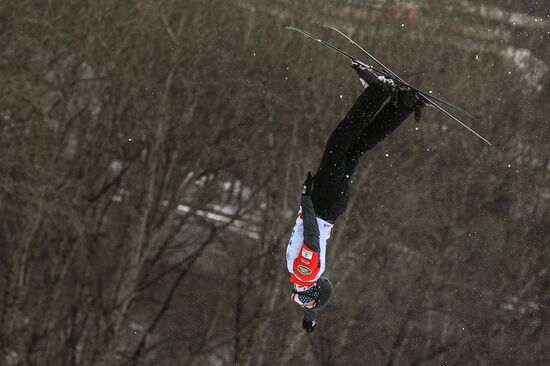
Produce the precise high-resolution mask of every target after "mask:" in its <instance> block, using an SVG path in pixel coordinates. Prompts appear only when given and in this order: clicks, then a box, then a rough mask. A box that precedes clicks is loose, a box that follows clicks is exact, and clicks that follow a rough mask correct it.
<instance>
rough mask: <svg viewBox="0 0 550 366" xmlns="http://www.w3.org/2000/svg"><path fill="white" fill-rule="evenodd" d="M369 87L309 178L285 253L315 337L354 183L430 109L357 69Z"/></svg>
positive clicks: (308, 328)
mask: <svg viewBox="0 0 550 366" xmlns="http://www.w3.org/2000/svg"><path fill="white" fill-rule="evenodd" d="M352 67H353V68H354V69H355V71H356V72H357V73H358V75H359V77H360V79H361V82H362V83H363V84H364V85H366V86H367V87H366V88H365V90H364V91H363V92H362V94H361V95H360V96H359V98H358V99H357V100H356V101H355V104H354V105H353V107H351V109H350V110H349V112H348V113H347V115H346V116H345V117H344V119H343V120H342V121H341V122H340V123H339V124H338V126H337V127H336V128H335V129H334V131H333V132H332V134H331V135H330V137H329V139H328V141H327V144H326V146H325V150H324V153H323V156H322V158H321V162H320V164H319V168H318V169H317V172H316V173H315V175H314V176H311V174H310V173H309V172H308V174H307V177H306V180H305V182H304V184H303V187H302V195H301V208H300V211H299V213H298V217H297V218H296V223H295V225H294V228H293V231H292V234H291V237H290V241H289V243H288V246H287V250H286V260H287V268H288V271H289V272H290V282H291V283H292V285H293V293H292V295H291V299H292V301H294V302H295V303H296V304H298V305H299V306H300V307H301V308H303V309H304V318H303V321H302V327H303V328H304V329H305V330H306V332H308V333H310V332H313V330H314V329H315V325H316V312H317V311H318V310H321V309H323V308H324V307H325V306H326V305H327V304H328V303H329V301H330V299H331V297H332V291H333V289H332V284H331V283H330V281H329V280H328V279H327V278H326V277H324V276H322V274H323V272H324V270H325V267H326V253H327V241H328V239H329V238H330V233H331V230H332V228H333V226H334V223H335V222H336V219H337V218H338V217H339V216H340V215H341V214H342V213H343V212H344V211H345V210H346V206H347V203H348V199H349V183H350V179H351V177H352V175H353V173H354V171H355V168H356V167H357V164H358V162H359V159H360V157H361V156H362V155H363V154H364V153H365V152H367V151H369V150H371V149H372V148H374V147H375V146H376V145H377V144H378V143H379V142H381V141H382V140H383V139H384V138H386V137H387V136H389V135H390V134H391V133H392V132H393V131H394V130H395V129H396V128H397V127H398V126H399V125H400V124H401V123H402V122H403V121H404V120H405V119H406V118H407V117H408V116H409V115H411V113H412V112H415V117H416V116H418V117H419V116H420V110H421V108H423V107H424V106H425V104H424V103H423V102H422V101H421V100H420V99H419V98H418V95H417V94H416V93H415V92H414V91H411V90H410V89H407V88H402V87H400V86H399V85H398V84H396V83H395V82H394V80H392V79H390V78H385V77H384V76H377V75H375V74H373V73H372V72H371V71H370V70H368V69H366V68H364V67H362V65H360V64H358V63H352Z"/></svg>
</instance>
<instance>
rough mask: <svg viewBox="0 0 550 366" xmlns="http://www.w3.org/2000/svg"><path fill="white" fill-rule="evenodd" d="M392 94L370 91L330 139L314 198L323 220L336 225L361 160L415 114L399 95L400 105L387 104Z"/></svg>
mask: <svg viewBox="0 0 550 366" xmlns="http://www.w3.org/2000/svg"><path fill="white" fill-rule="evenodd" d="M399 93H402V92H399ZM389 94H390V92H389V91H388V90H387V88H386V87H384V86H380V85H371V86H369V87H367V88H366V89H365V90H364V91H363V93H362V94H361V96H359V98H358V99H357V101H356V102H355V104H354V105H353V107H352V108H351V109H350V111H349V112H348V114H347V115H346V117H345V118H344V119H343V120H342V121H341V122H340V123H339V124H338V126H337V127H336V129H335V130H334V131H333V132H332V134H331V135H330V137H329V139H328V141H327V144H326V146H325V151H324V153H323V157H322V158H321V163H320V164H319V169H318V170H317V173H316V174H315V178H314V183H313V191H312V195H311V198H312V200H313V206H314V208H315V212H316V214H317V216H319V217H320V218H322V219H324V220H326V221H329V222H334V221H335V220H336V218H337V217H338V216H340V215H341V214H342V213H343V212H344V211H345V210H346V206H347V203H348V200H349V181H350V179H351V177H352V175H353V173H354V171H355V168H356V167H357V164H358V162H359V158H360V157H361V156H362V155H363V153H365V152H366V151H368V150H370V149H372V148H373V147H374V146H376V144H378V143H379V142H380V141H382V140H383V139H384V138H386V137H387V136H388V135H389V134H390V133H391V132H392V131H394V130H395V129H396V128H397V127H398V126H399V125H400V124H401V122H403V121H404V120H405V119H406V118H407V117H408V116H409V115H410V114H411V113H412V111H413V108H412V106H410V105H407V104H406V103H402V102H400V100H401V99H402V98H399V94H398V99H397V100H398V103H397V105H395V104H394V103H393V102H388V103H386V104H384V103H385V102H386V101H387V99H388V97H389Z"/></svg>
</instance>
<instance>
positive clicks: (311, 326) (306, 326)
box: [302, 319, 317, 333]
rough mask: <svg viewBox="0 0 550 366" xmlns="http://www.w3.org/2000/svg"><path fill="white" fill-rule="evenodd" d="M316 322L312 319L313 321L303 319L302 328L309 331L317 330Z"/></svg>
mask: <svg viewBox="0 0 550 366" xmlns="http://www.w3.org/2000/svg"><path fill="white" fill-rule="evenodd" d="M316 324H317V322H316V321H315V320H314V321H312V322H308V321H306V320H305V319H304V320H302V328H303V329H304V330H305V331H306V332H308V333H311V332H313V331H314V330H315V325H316Z"/></svg>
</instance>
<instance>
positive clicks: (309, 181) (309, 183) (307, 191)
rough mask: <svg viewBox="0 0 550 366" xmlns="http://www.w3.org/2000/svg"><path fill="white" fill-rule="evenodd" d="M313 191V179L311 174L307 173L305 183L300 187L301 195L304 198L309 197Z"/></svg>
mask: <svg viewBox="0 0 550 366" xmlns="http://www.w3.org/2000/svg"><path fill="white" fill-rule="evenodd" d="M312 189H313V177H312V176H311V172H307V176H306V181H305V182H304V185H303V186H302V194H303V195H305V196H311V190H312Z"/></svg>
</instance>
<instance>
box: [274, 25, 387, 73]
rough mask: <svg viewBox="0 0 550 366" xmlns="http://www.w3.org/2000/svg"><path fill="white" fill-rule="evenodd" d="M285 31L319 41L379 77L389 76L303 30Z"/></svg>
mask: <svg viewBox="0 0 550 366" xmlns="http://www.w3.org/2000/svg"><path fill="white" fill-rule="evenodd" d="M284 29H288V30H293V31H296V32H298V33H300V34H303V35H304V36H306V37H309V38H311V39H313V40H314V41H317V42H319V43H321V44H322V45H324V46H326V47H328V48H330V49H331V50H333V51H335V52H337V53H339V54H340V55H342V56H344V57H347V58H348V59H349V60H350V61H351V62H352V63H353V62H355V63H357V64H359V65H361V66H364V67H366V68H367V69H369V70H371V71H373V72H375V73H378V74H379V75H381V76H387V75H386V73H385V72H383V71H381V70H378V69H376V68H375V67H373V66H371V65H367V64H366V63H364V62H362V61H359V60H358V59H356V58H355V57H353V56H352V55H350V54H349V53H347V52H345V51H342V50H341V49H339V48H338V47H336V46H334V45H332V44H330V43H328V42H327V41H324V40H322V39H321V38H319V37H317V36H314V35H313V34H311V33H309V32H307V31H305V30H303V29H300V28H296V27H290V26H289V27H285V28H284Z"/></svg>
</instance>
